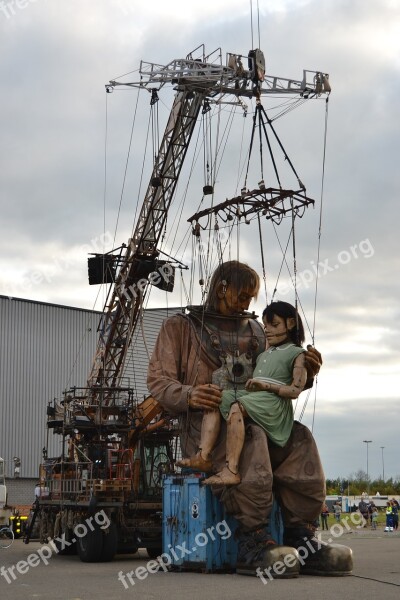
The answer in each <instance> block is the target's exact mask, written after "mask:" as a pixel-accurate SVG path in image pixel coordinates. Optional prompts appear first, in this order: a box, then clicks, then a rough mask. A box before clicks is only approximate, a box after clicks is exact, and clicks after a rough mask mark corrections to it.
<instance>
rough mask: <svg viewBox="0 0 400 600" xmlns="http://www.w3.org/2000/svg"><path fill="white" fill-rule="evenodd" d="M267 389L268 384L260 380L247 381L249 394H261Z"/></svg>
mask: <svg viewBox="0 0 400 600" xmlns="http://www.w3.org/2000/svg"><path fill="white" fill-rule="evenodd" d="M265 389H267V386H266V384H265V383H264V382H262V381H260V380H259V379H248V380H247V381H246V390H247V391H248V392H259V391H260V390H265Z"/></svg>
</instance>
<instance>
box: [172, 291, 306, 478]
mask: <svg viewBox="0 0 400 600" xmlns="http://www.w3.org/2000/svg"><path fill="white" fill-rule="evenodd" d="M263 323H264V328H265V333H266V337H267V341H268V348H267V350H265V352H262V353H261V354H260V355H259V356H258V358H257V362H256V367H255V369H254V372H253V378H252V379H249V380H248V381H247V382H246V387H245V389H244V390H224V391H223V393H222V400H221V405H220V410H219V411H210V412H206V413H204V417H203V422H202V428H201V440H200V447H199V451H198V453H197V454H196V455H195V456H193V457H191V458H187V459H183V460H181V461H180V462H179V463H178V465H180V466H183V467H192V468H194V469H199V470H200V471H205V472H207V471H211V470H212V461H211V452H212V450H213V448H214V445H215V443H216V441H217V437H218V434H219V430H220V423H221V414H222V416H223V417H224V419H226V424H227V439H226V459H227V460H226V467H224V468H223V469H222V471H220V472H219V473H217V474H216V475H213V476H212V477H209V478H208V479H205V480H204V482H203V483H205V484H206V485H211V484H222V485H235V484H238V483H240V474H239V458H240V455H241V452H242V448H243V444H244V437H245V426H244V417H249V418H250V419H252V420H253V421H254V422H255V423H258V425H260V426H261V427H262V428H263V429H264V431H265V432H266V434H267V436H268V438H269V439H270V440H271V441H272V442H274V443H275V444H277V445H278V446H281V447H283V446H285V444H286V442H287V441H288V439H289V436H290V433H291V431H292V426H293V421H294V416H293V405H292V402H291V401H292V400H295V399H296V398H297V397H298V396H299V394H300V393H301V392H302V391H303V389H304V386H305V384H306V379H307V371H306V368H305V364H304V352H305V350H304V348H302V347H301V345H302V344H303V342H304V328H303V324H302V321H301V318H300V316H299V314H298V312H297V310H296V309H295V308H294V306H292V305H291V304H288V303H287V302H282V301H278V302H272V303H271V304H269V305H268V306H267V308H266V309H265V310H264V312H263Z"/></svg>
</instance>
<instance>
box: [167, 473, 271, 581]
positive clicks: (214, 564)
mask: <svg viewBox="0 0 400 600" xmlns="http://www.w3.org/2000/svg"><path fill="white" fill-rule="evenodd" d="M202 478H203V475H197V476H196V475H193V474H190V475H168V476H165V477H164V481H163V553H164V554H165V555H168V559H167V560H168V561H170V564H171V567H172V568H175V569H179V570H188V571H189V570H196V571H204V572H206V573H207V572H208V573H209V572H232V571H234V570H235V566H236V557H237V541H236V540H235V538H234V532H235V530H236V528H237V526H238V524H237V521H236V520H235V519H234V518H233V517H231V516H230V515H227V514H226V513H225V510H224V508H223V505H222V504H221V503H220V502H219V500H218V499H217V498H216V497H215V496H214V495H213V494H212V492H211V490H210V488H209V487H208V486H203V485H201V479H202ZM271 533H272V535H273V536H274V538H275V539H276V541H277V542H278V543H281V542H282V525H281V520H280V512H279V510H278V508H277V506H276V505H274V508H273V512H272V514H271Z"/></svg>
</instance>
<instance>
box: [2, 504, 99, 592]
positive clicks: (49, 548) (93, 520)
mask: <svg viewBox="0 0 400 600" xmlns="http://www.w3.org/2000/svg"><path fill="white" fill-rule="evenodd" d="M110 525H111V522H110V519H109V518H108V516H107V515H106V513H105V512H104V510H101V511H99V512H97V513H96V514H95V515H93V516H92V517H89V518H87V519H86V520H85V521H84V522H83V523H78V524H77V525H75V527H74V528H73V538H72V540H71V541H67V540H66V539H65V533H63V534H62V535H61V536H59V537H55V538H54V539H52V540H50V542H48V544H45V545H43V546H42V547H41V548H39V550H38V551H37V552H32V553H31V554H29V555H28V556H27V557H26V560H20V561H19V562H17V564H16V565H11V566H10V567H8V568H7V569H6V568H5V567H4V566H3V565H2V566H1V567H0V575H1V576H2V577H4V579H5V580H6V582H7V583H9V584H10V583H13V581H16V580H17V578H18V575H26V573H28V571H29V569H31V568H34V567H37V566H38V565H40V564H41V563H43V564H44V565H46V566H47V565H48V564H49V560H50V558H52V556H53V555H54V554H58V553H59V552H62V551H63V550H65V549H66V548H68V546H72V544H74V543H76V541H77V539H78V538H83V537H85V535H87V533H88V532H89V531H93V530H94V529H95V527H96V526H98V527H100V529H107V527H109V526H110Z"/></svg>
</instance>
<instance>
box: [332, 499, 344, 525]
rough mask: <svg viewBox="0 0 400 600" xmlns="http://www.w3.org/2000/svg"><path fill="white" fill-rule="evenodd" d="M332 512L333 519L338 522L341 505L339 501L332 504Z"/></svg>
mask: <svg viewBox="0 0 400 600" xmlns="http://www.w3.org/2000/svg"><path fill="white" fill-rule="evenodd" d="M333 513H334V515H335V520H336V522H337V523H340V515H341V514H342V506H341V504H340V502H339V501H338V502H335V504H334V505H333Z"/></svg>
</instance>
